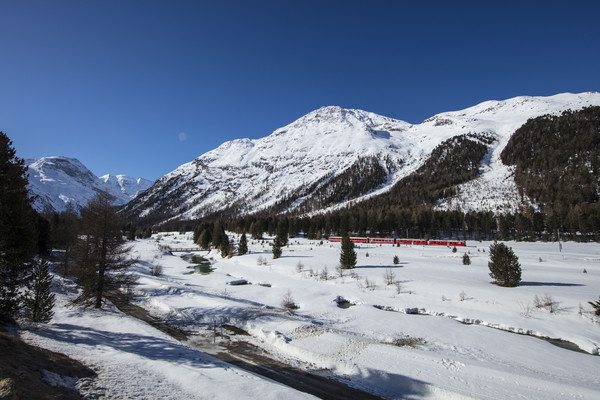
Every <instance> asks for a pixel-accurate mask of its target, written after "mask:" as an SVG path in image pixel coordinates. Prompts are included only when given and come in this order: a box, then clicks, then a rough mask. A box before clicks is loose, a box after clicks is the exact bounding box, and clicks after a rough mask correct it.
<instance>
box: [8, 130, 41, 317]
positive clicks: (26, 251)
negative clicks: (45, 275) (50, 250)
mask: <svg viewBox="0 0 600 400" xmlns="http://www.w3.org/2000/svg"><path fill="white" fill-rule="evenodd" d="M27 183H28V181H27V167H26V166H25V162H24V161H23V159H21V158H18V157H17V156H16V152H15V150H14V148H13V147H12V141H11V140H10V139H9V138H8V136H6V134H4V133H3V132H0V317H9V318H12V317H14V316H15V315H16V313H17V312H18V311H19V310H20V309H21V307H22V306H23V300H24V299H23V295H22V290H21V289H22V288H23V287H24V286H25V284H26V280H27V276H28V275H29V271H30V269H31V261H32V255H33V253H34V252H35V248H36V245H37V243H36V240H37V238H36V232H35V212H34V211H33V208H32V207H31V199H30V198H29V193H28V191H27Z"/></svg>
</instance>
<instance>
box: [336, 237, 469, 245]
mask: <svg viewBox="0 0 600 400" xmlns="http://www.w3.org/2000/svg"><path fill="white" fill-rule="evenodd" d="M350 240H351V241H352V242H354V243H374V244H417V245H424V246H466V245H467V242H465V241H464V240H439V239H429V240H427V239H392V238H368V237H354V236H351V237H350ZM329 241H330V242H341V241H342V237H341V236H329Z"/></svg>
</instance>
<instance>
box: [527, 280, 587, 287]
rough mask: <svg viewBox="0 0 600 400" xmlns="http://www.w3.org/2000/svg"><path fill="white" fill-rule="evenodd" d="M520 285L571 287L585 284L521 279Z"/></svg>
mask: <svg viewBox="0 0 600 400" xmlns="http://www.w3.org/2000/svg"><path fill="white" fill-rule="evenodd" d="M519 286H558V287H570V286H585V285H584V284H581V283H564V282H529V281H521V282H520V283H519Z"/></svg>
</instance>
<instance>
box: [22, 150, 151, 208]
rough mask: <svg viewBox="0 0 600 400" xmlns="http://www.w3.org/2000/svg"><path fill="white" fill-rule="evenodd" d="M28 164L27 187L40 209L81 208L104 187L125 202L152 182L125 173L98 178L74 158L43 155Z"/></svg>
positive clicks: (118, 202) (119, 203)
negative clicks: (68, 206)
mask: <svg viewBox="0 0 600 400" xmlns="http://www.w3.org/2000/svg"><path fill="white" fill-rule="evenodd" d="M25 163H26V164H27V166H28V168H29V169H28V174H29V186H28V188H29V191H30V193H31V195H33V196H36V197H35V200H34V203H33V206H34V208H35V209H36V210H37V211H40V212H41V211H47V210H49V211H59V212H60V211H64V210H66V209H67V205H68V204H72V205H73V206H74V207H75V209H76V210H78V209H80V208H81V207H83V206H85V204H86V203H87V202H88V201H89V200H90V199H91V198H92V197H93V196H94V195H95V194H96V193H98V192H99V191H104V190H107V191H108V192H109V193H111V194H112V195H113V196H114V197H115V204H117V205H122V204H125V203H127V202H128V201H130V200H131V199H132V198H133V197H135V196H136V195H137V193H139V192H141V191H143V190H145V189H147V188H148V187H150V186H151V184H152V183H151V182H150V181H148V180H146V179H142V178H139V179H136V178H130V177H127V176H124V175H117V176H116V177H115V176H109V175H105V176H104V177H102V178H98V177H97V176H95V175H94V174H93V173H92V172H91V171H90V170H89V169H87V168H86V167H85V166H84V165H83V164H82V163H81V162H80V161H79V160H77V159H74V158H67V157H42V158H39V159H37V160H31V159H29V160H25Z"/></svg>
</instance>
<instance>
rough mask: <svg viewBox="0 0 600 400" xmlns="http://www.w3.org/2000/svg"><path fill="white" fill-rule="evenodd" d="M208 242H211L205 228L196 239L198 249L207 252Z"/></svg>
mask: <svg viewBox="0 0 600 400" xmlns="http://www.w3.org/2000/svg"><path fill="white" fill-rule="evenodd" d="M210 242H211V235H210V231H209V230H208V228H205V229H204V230H203V231H202V232H201V233H200V237H199V238H198V245H199V246H200V248H201V249H202V250H209V249H210Z"/></svg>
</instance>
